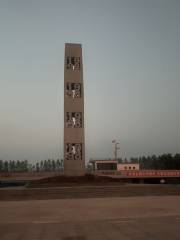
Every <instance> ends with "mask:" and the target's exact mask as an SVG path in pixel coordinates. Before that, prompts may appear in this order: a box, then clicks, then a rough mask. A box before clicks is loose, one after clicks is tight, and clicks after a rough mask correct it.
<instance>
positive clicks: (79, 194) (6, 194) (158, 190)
mask: <svg viewBox="0 0 180 240" xmlns="http://www.w3.org/2000/svg"><path fill="white" fill-rule="evenodd" d="M167 195H171V196H173V195H174V196H178V195H179V196H180V185H162V184H159V185H158V184H155V185H150V184H125V185H121V184H117V183H112V184H111V185H109V184H108V185H105V184H103V185H102V186H100V185H99V186H91V185H86V186H81V185H80V186H78V185H77V184H76V186H64V187H50V188H48V187H47V188H45V187H43V188H25V187H17V188H0V201H5V200H6V201H14V200H43V199H71V198H72V199H75V198H100V197H101V198H105V197H134V196H167Z"/></svg>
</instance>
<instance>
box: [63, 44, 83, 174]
mask: <svg viewBox="0 0 180 240" xmlns="http://www.w3.org/2000/svg"><path fill="white" fill-rule="evenodd" d="M64 173H65V175H68V176H80V175H84V173H85V143H84V87H83V64H82V48H81V44H74V43H66V44H65V59H64Z"/></svg>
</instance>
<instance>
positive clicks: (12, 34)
mask: <svg viewBox="0 0 180 240" xmlns="http://www.w3.org/2000/svg"><path fill="white" fill-rule="evenodd" d="M65 42H75V43H82V47H83V62H84V85H85V134H86V159H87V160H88V159H89V158H98V159H99V158H110V157H112V151H113V148H112V143H111V142H112V140H113V139H117V140H119V141H120V148H121V149H120V152H119V156H120V157H123V158H125V157H127V158H129V157H131V156H133V157H135V156H140V155H148V154H161V153H168V152H170V153H173V154H174V153H176V152H180V44H179V43H180V1H179V0H91V1H90V0H0V159H7V160H8V159H15V160H16V159H20V160H23V159H28V160H33V161H34V160H41V159H47V158H57V157H58V156H60V157H62V156H63V152H62V151H63V81H64V66H63V64H64V44H65Z"/></svg>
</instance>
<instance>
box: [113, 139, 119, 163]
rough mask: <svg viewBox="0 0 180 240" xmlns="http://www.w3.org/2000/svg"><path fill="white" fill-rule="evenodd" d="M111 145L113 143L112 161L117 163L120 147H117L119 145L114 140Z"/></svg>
mask: <svg viewBox="0 0 180 240" xmlns="http://www.w3.org/2000/svg"><path fill="white" fill-rule="evenodd" d="M112 143H114V160H116V161H117V153H118V150H119V149H120V147H119V146H118V145H119V144H120V143H119V142H117V141H116V140H113V141H112Z"/></svg>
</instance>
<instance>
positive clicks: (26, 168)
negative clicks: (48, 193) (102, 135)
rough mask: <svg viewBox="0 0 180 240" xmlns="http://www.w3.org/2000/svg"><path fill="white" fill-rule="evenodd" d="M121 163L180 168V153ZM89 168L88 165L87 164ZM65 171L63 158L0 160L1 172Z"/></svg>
mask: <svg viewBox="0 0 180 240" xmlns="http://www.w3.org/2000/svg"><path fill="white" fill-rule="evenodd" d="M118 162H119V163H122V162H130V163H139V164H140V169H153V170H173V169H176V170H180V154H175V155H172V154H170V153H168V154H162V155H160V156H156V155H152V156H142V157H138V158H130V160H129V161H128V160H127V159H124V160H122V159H120V158H119V159H118ZM87 168H88V166H87ZM56 171H63V159H61V160H60V159H57V160H54V159H48V160H42V161H40V162H36V163H34V164H32V163H29V162H28V161H27V160H23V161H20V160H16V161H15V160H9V161H7V160H6V161H4V160H0V172H5V173H7V172H56Z"/></svg>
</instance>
